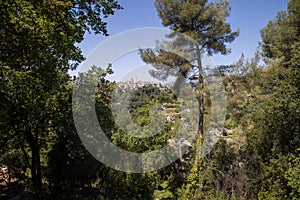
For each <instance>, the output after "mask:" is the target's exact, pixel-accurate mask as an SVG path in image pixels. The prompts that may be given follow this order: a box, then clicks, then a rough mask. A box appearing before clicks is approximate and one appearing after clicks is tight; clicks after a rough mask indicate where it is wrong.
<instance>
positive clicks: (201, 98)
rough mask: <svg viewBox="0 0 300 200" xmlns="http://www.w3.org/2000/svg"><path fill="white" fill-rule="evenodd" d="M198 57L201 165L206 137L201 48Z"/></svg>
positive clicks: (198, 50)
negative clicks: (204, 138)
mask: <svg viewBox="0 0 300 200" xmlns="http://www.w3.org/2000/svg"><path fill="white" fill-rule="evenodd" d="M196 56H197V65H198V71H199V74H198V84H199V88H198V90H199V91H198V92H199V93H198V94H197V100H198V110H199V121H198V141H197V148H196V151H197V158H196V160H197V161H198V163H197V164H200V163H201V153H202V146H203V145H202V143H203V137H204V95H203V88H204V78H203V69H202V61H201V50H200V49H199V46H196Z"/></svg>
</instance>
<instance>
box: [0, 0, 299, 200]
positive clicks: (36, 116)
mask: <svg viewBox="0 0 300 200" xmlns="http://www.w3.org/2000/svg"><path fill="white" fill-rule="evenodd" d="M155 5H156V8H157V10H158V14H159V17H161V19H162V23H163V25H165V26H167V27H169V28H171V29H172V30H176V31H178V32H180V33H185V34H187V35H188V36H189V37H191V38H193V40H195V41H197V44H198V45H196V46H194V47H195V48H194V49H193V50H196V51H195V52H196V54H197V53H200V54H204V53H208V54H210V55H211V54H213V53H222V54H227V53H229V49H227V48H226V43H228V42H232V41H233V40H234V38H235V37H236V36H237V35H238V32H232V31H231V30H230V25H229V24H227V23H226V22H225V20H226V17H227V16H228V15H229V11H230V9H229V5H228V2H227V1H221V2H215V3H207V1H205V0H157V1H156V3H155ZM118 9H121V7H120V6H119V4H118V3H117V2H116V1H113V0H107V1H105V0H103V1H93V0H91V1H89V0H76V1H75V0H74V1H60V0H52V1H46V0H45V1H44V0H42V1H23V0H15V1H13V0H8V1H1V2H0V16H1V19H2V21H1V25H0V102H1V108H0V119H1V120H0V167H1V171H0V199H10V198H12V197H16V196H18V195H20V196H22V197H25V198H28V199H120V200H121V199H182V200H186V199H210V200H211V199H222V200H223V199H293V200H296V199H299V198H300V187H299V186H300V179H299V177H300V123H299V121H300V62H299V58H300V40H299V39H300V28H299V21H300V16H299V10H300V1H299V0H290V1H289V3H288V6H287V10H286V11H280V12H278V14H277V16H276V17H275V19H273V20H271V21H270V22H269V23H268V24H267V25H266V27H265V28H264V29H262V30H261V36H262V42H261V43H260V50H259V51H258V52H257V54H256V55H255V57H254V58H253V59H251V60H245V59H244V58H243V57H242V58H241V59H240V60H239V61H237V62H236V63H234V64H233V65H231V66H220V67H219V71H220V73H221V78H222V80H223V83H224V87H225V90H226V94H227V102H226V103H227V113H226V120H225V125H224V127H223V128H222V130H221V132H220V134H219V138H220V139H219V141H218V143H217V144H216V145H215V146H214V148H213V149H212V151H211V152H210V153H209V154H208V155H206V156H205V157H203V158H202V157H201V161H199V160H197V159H198V157H197V155H198V154H197V153H198V151H199V149H200V150H201V146H202V144H201V140H200V142H199V140H196V141H195V142H194V143H193V144H192V145H191V146H190V147H188V149H187V151H186V152H185V154H184V155H180V159H178V160H176V161H175V162H173V163H172V164H171V165H169V166H167V167H165V168H163V169H160V170H157V171H153V172H148V173H142V174H134V173H125V172H121V171H116V170H114V169H111V168H109V167H107V166H105V165H104V164H102V163H100V162H99V161H97V160H96V159H95V158H94V157H93V156H92V155H91V154H90V153H89V152H88V151H87V149H86V148H85V147H84V145H83V144H82V142H81V140H80V138H79V136H78V133H77V131H76V128H75V125H74V121H73V114H72V91H73V89H74V87H76V84H77V83H80V82H81V81H82V80H83V79H84V78H85V77H88V78H90V79H91V80H92V81H93V82H95V83H96V85H97V87H96V91H95V95H94V98H95V104H96V114H97V118H98V121H99V123H100V125H101V127H102V129H103V130H104V132H105V133H106V136H107V137H108V138H109V139H110V140H111V141H112V142H113V143H114V144H115V145H118V146H120V147H122V148H123V149H126V150H129V151H134V152H148V151H152V150H156V149H160V148H162V147H163V146H165V145H167V144H168V143H170V140H169V139H170V138H172V137H173V136H174V135H176V133H177V131H178V127H179V126H180V124H181V122H182V120H183V119H182V115H181V114H182V112H183V111H182V109H181V107H180V103H179V101H178V99H177V98H176V95H177V94H178V92H181V91H176V90H175V91H174V92H172V90H170V89H166V88H163V89H162V88H161V87H158V86H154V85H145V86H143V87H137V88H135V91H134V92H133V93H132V95H131V98H130V105H129V107H128V110H129V113H130V117H131V119H132V120H133V121H134V122H135V123H136V124H138V125H139V126H140V127H142V129H141V131H140V130H139V131H136V130H135V129H134V127H130V126H128V128H129V129H130V131H132V132H134V133H135V134H136V135H147V134H149V132H148V130H147V129H146V128H145V129H144V127H145V126H147V125H148V124H149V123H151V122H152V119H151V112H152V111H151V107H153V106H158V107H159V109H158V110H159V111H164V112H165V115H169V116H171V117H172V120H167V119H166V116H165V115H163V114H161V113H162V112H160V114H158V113H154V116H156V117H157V118H159V117H162V119H165V121H163V128H162V129H161V130H160V132H158V134H157V135H155V136H154V137H149V138H136V137H133V136H130V135H128V134H126V132H125V131H124V130H122V128H121V127H120V126H119V125H118V123H116V121H115V120H116V119H115V118H114V113H113V112H112V109H111V102H112V98H113V97H114V95H115V93H114V92H115V91H119V94H122V93H123V92H126V90H127V89H126V88H122V87H120V86H119V85H118V84H117V83H115V82H109V81H108V80H107V79H106V76H107V75H108V74H111V73H113V72H112V70H111V66H108V67H107V68H106V69H104V68H99V67H96V66H93V67H91V69H90V70H89V71H88V72H85V73H81V74H79V75H78V76H77V77H76V78H73V79H72V78H70V77H69V75H68V73H67V71H68V70H70V69H75V68H76V66H77V65H78V64H79V63H80V62H81V61H82V60H83V56H82V54H81V50H80V49H79V48H78V47H77V46H76V43H79V42H81V41H82V40H83V35H84V33H85V32H86V31H94V32H95V33H100V34H104V35H106V34H107V31H106V23H105V22H104V21H103V19H104V18H106V17H108V16H109V15H112V14H114V12H115V11H116V10H118ZM170 38H172V35H170ZM176 42H178V41H175V42H174V43H161V46H160V49H159V48H158V49H155V50H151V49H147V50H145V51H143V50H141V51H140V53H141V56H142V59H143V60H144V61H146V62H148V63H155V64H156V65H155V67H156V70H157V71H156V72H152V75H153V76H156V77H159V78H161V79H164V78H166V76H167V75H170V74H172V73H181V75H182V77H184V79H178V80H176V81H177V82H175V84H183V83H185V84H192V85H193V86H194V87H195V91H196V92H198V93H197V94H198V97H201V96H202V95H203V94H205V95H203V96H202V100H201V99H198V100H199V101H198V102H199V103H200V104H199V108H195V110H197V112H199V113H200V114H199V115H200V117H201V115H202V117H203V123H204V124H202V125H203V127H200V128H203V130H202V131H204V132H201V134H204V136H205V123H206V122H207V121H209V119H210V114H211V113H210V112H211V111H210V106H211V100H210V98H211V96H210V94H209V91H208V89H207V87H206V86H205V84H203V83H204V82H203V79H204V78H205V77H202V76H201V71H202V70H205V69H204V68H202V64H201V59H196V60H198V61H197V62H189V61H187V60H186V59H182V58H181V57H180V56H178V55H175V54H172V53H170V52H168V51H167V50H168V48H165V47H169V48H170V47H171V48H172V47H176V48H178V49H180V48H182V46H180V45H178V43H177V46H176V44H175V43H176ZM172 45H173V46H172ZM193 45H195V44H193ZM162 47H164V48H162ZM191 49H192V48H191ZM186 53H187V54H188V53H190V52H188V51H186ZM197 56H198V57H197ZM196 57H197V58H201V56H200V57H199V54H197V55H196ZM261 60H263V61H264V64H261V63H262V62H260V61H261ZM160 64H163V65H160ZM100 67H105V66H100ZM170 68H171V69H172V70H173V71H172V70H171V71H170V70H169V69H170ZM195 72H197V73H196V76H195ZM199 85H200V86H199ZM175 89H176V88H175ZM120 103H121V105H122V103H123V102H122V101H121V102H120ZM124 104H125V103H124ZM201 106H202V108H203V110H201ZM199 109H200V110H199ZM152 114H153V113H152ZM120 119H122V120H123V121H122V120H121V121H120V122H121V123H127V121H126V120H127V118H126V117H125V116H124V117H122V116H121V118H120ZM127 124H128V123H127ZM5 170H6V171H5Z"/></svg>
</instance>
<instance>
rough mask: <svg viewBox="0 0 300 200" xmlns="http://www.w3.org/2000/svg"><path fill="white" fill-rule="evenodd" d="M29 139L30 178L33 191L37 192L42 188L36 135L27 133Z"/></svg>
mask: <svg viewBox="0 0 300 200" xmlns="http://www.w3.org/2000/svg"><path fill="white" fill-rule="evenodd" d="M27 137H28V139H29V144H30V147H31V156H32V157H31V167H30V168H31V176H32V177H31V178H32V184H33V189H34V190H35V192H37V193H39V192H40V191H41V189H42V174H41V156H40V148H39V142H38V136H37V135H36V134H35V135H32V134H31V133H28V134H27Z"/></svg>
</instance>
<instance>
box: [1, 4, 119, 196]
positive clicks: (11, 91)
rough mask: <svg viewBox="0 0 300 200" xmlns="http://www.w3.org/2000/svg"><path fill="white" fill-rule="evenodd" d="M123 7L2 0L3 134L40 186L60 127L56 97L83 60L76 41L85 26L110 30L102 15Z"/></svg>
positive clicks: (34, 184)
mask: <svg viewBox="0 0 300 200" xmlns="http://www.w3.org/2000/svg"><path fill="white" fill-rule="evenodd" d="M120 8H121V7H120V5H119V4H118V3H117V2H116V1H85V0H80V1H77V0H76V1H60V0H55V1H23V0H17V1H12V0H9V1H1V3H0V15H1V18H2V22H1V26H0V35H1V37H0V58H1V79H0V85H1V87H0V88H1V101H2V102H3V103H4V105H5V107H1V112H0V113H1V115H2V114H3V117H4V118H2V119H5V120H4V121H3V123H1V135H3V136H4V137H5V138H7V140H9V141H14V142H12V145H11V146H10V148H15V149H19V148H21V149H22V152H23V155H24V158H25V160H26V166H27V167H29V168H30V173H29V174H28V175H29V176H30V177H32V184H33V188H34V190H35V191H36V192H40V191H41V188H42V182H43V181H44V180H43V178H42V177H43V174H42V173H43V172H42V168H43V165H44V164H43V163H44V162H45V161H46V160H45V155H46V152H47V151H48V150H47V149H48V148H49V147H47V145H49V143H48V140H51V138H52V135H53V134H54V135H55V133H56V132H55V131H54V130H56V129H59V128H58V127H53V124H51V123H52V121H53V120H54V119H53V118H52V116H53V113H54V112H57V111H58V110H56V109H57V105H56V104H52V103H53V102H55V101H53V99H55V97H56V94H57V93H60V92H62V91H61V89H62V88H63V87H64V85H65V84H66V83H67V82H68V81H69V77H68V76H67V74H66V73H67V70H69V69H75V68H76V66H77V65H78V63H79V62H81V61H82V60H83V56H82V54H81V50H80V49H79V48H78V47H77V46H76V44H77V43H80V42H81V41H82V40H83V36H84V33H85V32H86V31H94V32H95V33H101V34H104V35H107V30H106V22H104V21H103V20H102V19H103V18H106V17H108V16H109V15H112V14H114V12H115V11H116V10H118V9H120ZM56 103H57V102H56ZM61 114H63V113H61ZM59 126H61V124H60V125H59ZM2 127H4V128H2ZM50 130H51V131H50ZM20 144H21V146H20ZM2 147H3V148H4V146H1V148H2ZM41 159H43V161H41Z"/></svg>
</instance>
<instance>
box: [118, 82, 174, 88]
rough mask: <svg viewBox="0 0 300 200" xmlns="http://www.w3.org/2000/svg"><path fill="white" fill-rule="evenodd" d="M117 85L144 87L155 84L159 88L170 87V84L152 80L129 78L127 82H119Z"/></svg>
mask: <svg viewBox="0 0 300 200" xmlns="http://www.w3.org/2000/svg"><path fill="white" fill-rule="evenodd" d="M117 85H118V86H119V87H123V88H125V89H126V88H130V89H134V88H139V87H143V86H154V87H157V88H159V89H160V90H165V89H169V88H170V86H169V85H168V84H164V83H158V82H152V81H134V80H128V81H125V82H117Z"/></svg>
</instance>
